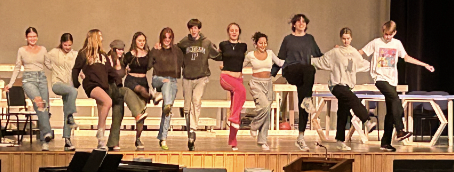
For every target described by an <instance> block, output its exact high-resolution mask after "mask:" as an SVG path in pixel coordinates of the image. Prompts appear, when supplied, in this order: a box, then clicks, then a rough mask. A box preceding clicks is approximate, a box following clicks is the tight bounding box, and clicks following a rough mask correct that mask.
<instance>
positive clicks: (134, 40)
mask: <svg viewBox="0 0 454 172" xmlns="http://www.w3.org/2000/svg"><path fill="white" fill-rule="evenodd" d="M139 36H143V37H145V45H144V46H143V50H145V51H147V52H148V51H150V47H148V43H147V36H145V34H144V33H142V32H136V33H135V34H134V36H132V42H131V47H130V48H129V51H133V50H134V51H136V50H137V44H136V39H137V38H138V37H139Z"/></svg>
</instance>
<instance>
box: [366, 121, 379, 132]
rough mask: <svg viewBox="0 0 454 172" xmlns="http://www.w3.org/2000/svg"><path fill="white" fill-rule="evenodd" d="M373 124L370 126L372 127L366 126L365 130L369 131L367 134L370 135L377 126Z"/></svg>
mask: <svg viewBox="0 0 454 172" xmlns="http://www.w3.org/2000/svg"><path fill="white" fill-rule="evenodd" d="M373 124H374V125H372V126H368V127H366V128H367V130H369V131H367V132H368V133H371V132H372V131H374V129H375V128H376V126H377V123H373Z"/></svg>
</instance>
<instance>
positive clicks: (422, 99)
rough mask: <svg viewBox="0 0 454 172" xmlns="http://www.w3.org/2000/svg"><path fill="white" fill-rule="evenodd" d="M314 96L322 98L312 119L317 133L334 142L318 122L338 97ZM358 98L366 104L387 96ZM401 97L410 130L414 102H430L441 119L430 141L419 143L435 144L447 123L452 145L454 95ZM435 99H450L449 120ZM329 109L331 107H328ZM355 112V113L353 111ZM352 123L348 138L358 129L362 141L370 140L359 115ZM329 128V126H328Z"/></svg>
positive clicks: (407, 143)
mask: <svg viewBox="0 0 454 172" xmlns="http://www.w3.org/2000/svg"><path fill="white" fill-rule="evenodd" d="M313 96H316V97H319V98H320V105H319V106H317V112H316V113H315V115H313V118H312V119H311V120H312V122H313V123H314V124H315V126H314V127H316V130H317V131H318V132H317V133H318V134H319V136H320V139H321V140H322V141H327V142H332V141H333V140H329V138H328V136H329V135H327V134H326V135H325V134H324V133H323V131H322V129H321V126H320V124H318V122H317V121H318V120H317V118H318V116H319V115H320V113H321V111H322V110H323V108H324V106H325V105H326V104H327V102H330V101H331V100H334V99H336V98H335V97H334V96H333V95H332V94H314V95H313ZM357 96H358V98H360V99H363V104H365V103H366V102H368V101H384V99H385V96H383V95H364V94H357ZM399 98H400V99H402V105H403V107H404V109H406V110H405V118H406V119H407V120H405V122H404V126H405V128H406V129H407V130H408V131H413V113H412V111H411V109H412V107H411V103H412V102H429V103H430V104H431V106H432V107H433V109H434V111H435V113H436V115H437V117H438V119H439V120H440V127H438V129H437V132H436V133H435V134H434V137H433V138H432V140H431V141H430V142H429V143H418V144H417V145H427V146H433V145H435V143H436V142H437V141H438V139H439V137H440V135H441V132H442V131H443V130H444V128H445V127H446V125H448V143H449V144H448V145H449V146H452V145H453V126H452V123H453V102H452V100H453V99H454V95H448V96H442V95H399ZM435 100H446V101H448V120H446V118H445V115H444V114H443V111H442V110H441V108H440V106H439V105H438V104H437V103H435ZM407 108H408V109H409V110H407ZM328 110H329V107H328ZM352 114H353V113H352ZM352 124H353V127H352V128H351V129H350V132H349V134H348V136H347V140H349V139H350V138H351V136H352V135H353V132H354V131H355V130H356V131H358V134H359V135H360V137H361V141H362V142H363V143H365V142H367V141H368V138H367V136H366V135H365V134H364V131H362V127H361V124H360V123H359V122H358V120H357V117H356V116H354V118H352ZM327 129H328V130H329V128H327ZM328 132H329V131H325V133H328ZM404 145H415V143H413V142H412V139H409V140H407V141H405V142H404Z"/></svg>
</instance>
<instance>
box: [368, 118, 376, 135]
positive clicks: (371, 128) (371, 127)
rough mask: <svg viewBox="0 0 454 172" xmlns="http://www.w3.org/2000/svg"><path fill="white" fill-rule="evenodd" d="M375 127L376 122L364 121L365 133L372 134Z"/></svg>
mask: <svg viewBox="0 0 454 172" xmlns="http://www.w3.org/2000/svg"><path fill="white" fill-rule="evenodd" d="M376 125H377V123H376V122H370V120H369V121H366V131H367V132H368V133H370V132H372V131H373V129H374V127H375V126H376Z"/></svg>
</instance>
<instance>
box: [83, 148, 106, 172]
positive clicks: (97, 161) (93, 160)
mask: <svg viewBox="0 0 454 172" xmlns="http://www.w3.org/2000/svg"><path fill="white" fill-rule="evenodd" d="M106 155H107V151H104V150H96V149H94V150H93V151H92V152H91V155H90V157H88V159H87V163H85V166H84V168H83V169H82V172H95V171H98V169H99V167H100V166H101V164H102V161H104V158H105V157H106Z"/></svg>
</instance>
